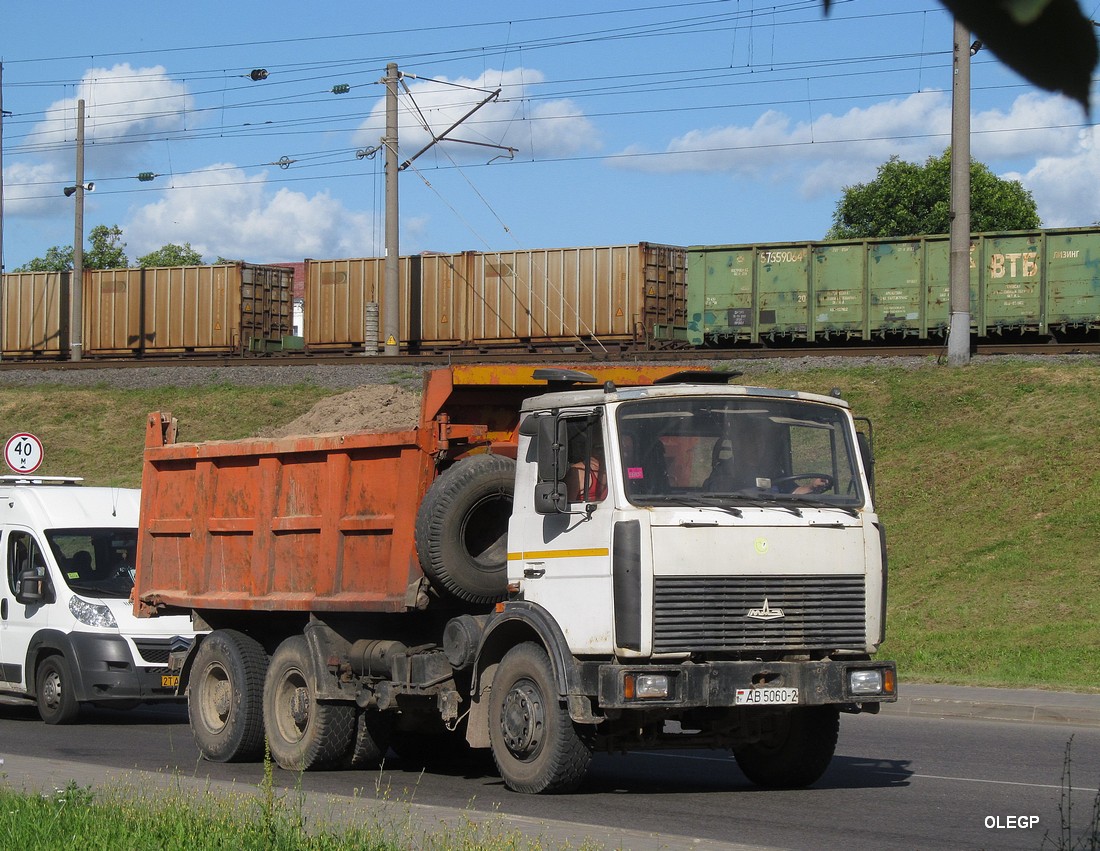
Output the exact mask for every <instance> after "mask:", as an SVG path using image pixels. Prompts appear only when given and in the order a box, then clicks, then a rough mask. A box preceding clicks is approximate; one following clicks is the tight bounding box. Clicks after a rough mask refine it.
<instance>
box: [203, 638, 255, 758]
mask: <svg viewBox="0 0 1100 851" xmlns="http://www.w3.org/2000/svg"><path fill="white" fill-rule="evenodd" d="M267 665H268V659H267V653H266V652H265V651H264V649H263V647H261V646H260V643H259V642H258V641H256V639H254V638H252V637H250V636H247V635H245V634H244V633H242V632H237V631H236V630H232V629H219V630H215V631H214V632H212V633H210V635H208V636H207V637H206V638H205V639H204V640H203V642H202V644H200V645H199V649H198V650H197V651H195V662H194V665H193V666H192V670H191V679H190V683H189V685H188V688H187V716H188V718H189V719H190V721H191V731H192V732H193V733H194V735H195V742H196V744H198V746H199V751H200V752H201V753H202V755H203V756H204V757H206V758H207V759H208V760H210V761H211V762H254V761H256V760H258V759H259V758H260V757H261V756H263V752H264V720H263V689H264V674H265V673H266V671H267Z"/></svg>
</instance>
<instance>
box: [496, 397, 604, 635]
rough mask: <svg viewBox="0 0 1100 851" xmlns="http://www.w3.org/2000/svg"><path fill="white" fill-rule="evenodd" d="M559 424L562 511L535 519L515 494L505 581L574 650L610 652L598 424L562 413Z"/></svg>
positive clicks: (523, 497)
mask: <svg viewBox="0 0 1100 851" xmlns="http://www.w3.org/2000/svg"><path fill="white" fill-rule="evenodd" d="M563 419H564V420H565V422H566V426H567V434H568V435H569V438H568V453H567V454H568V457H567V463H568V465H569V472H568V473H567V474H566V478H565V484H566V490H567V493H568V506H567V507H565V506H563V507H562V508H561V509H559V511H557V512H555V513H552V514H538V513H537V512H535V511H534V510H532V509H531V508H530V503H529V500H528V499H527V495H526V494H517V498H516V502H515V505H516V508H517V511H516V512H515V513H514V514H513V517H512V523H511V527H510V533H509V560H510V570H509V578H510V579H513V580H514V579H518V580H519V582H520V585H521V588H522V591H523V599H524V600H525V601H527V602H531V603H536V604H538V605H540V606H542V607H543V608H544V609H546V610H547V611H548V612H549V613H550V614H551V615H552V616H553V618H554V620H555V621H556V622H557V624H558V625H559V626H560V627H561V629H562V632H563V633H564V634H565V638H566V640H567V641H568V643H569V647H570V650H571V651H572V652H573V653H575V654H577V655H586V654H607V653H611V652H613V649H614V627H613V611H614V599H613V594H612V576H611V539H612V529H613V526H614V519H615V506H614V501H613V500H612V499H611V498H609V497H608V481H607V469H606V461H607V459H606V458H605V457H604V452H603V447H604V446H606V445H607V443H606V440H605V438H606V435H605V434H604V431H603V430H604V422H603V418H602V417H594V416H592V415H591V414H590V412H582V413H579V414H577V415H575V416H572V415H569V414H563ZM517 563H518V564H517ZM517 574H518V576H517Z"/></svg>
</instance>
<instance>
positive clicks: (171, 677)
mask: <svg viewBox="0 0 1100 851" xmlns="http://www.w3.org/2000/svg"><path fill="white" fill-rule="evenodd" d="M160 687H161V688H179V687H180V677H179V674H161V677H160Z"/></svg>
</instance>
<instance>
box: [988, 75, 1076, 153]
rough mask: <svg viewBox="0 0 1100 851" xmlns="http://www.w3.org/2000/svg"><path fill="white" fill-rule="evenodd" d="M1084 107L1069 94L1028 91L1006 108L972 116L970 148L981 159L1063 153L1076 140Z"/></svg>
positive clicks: (1070, 147) (1070, 149)
mask: <svg viewBox="0 0 1100 851" xmlns="http://www.w3.org/2000/svg"><path fill="white" fill-rule="evenodd" d="M1081 120H1082V115H1081V108H1080V106H1078V105H1077V104H1075V103H1073V102H1072V101H1071V100H1069V98H1064V97H1056V96H1052V95H1047V94H1042V93H1039V92H1029V93H1027V94H1024V95H1021V96H1020V97H1018V98H1016V99H1015V100H1014V101H1013V102H1012V106H1011V107H1010V108H1009V109H1008V111H1007V112H1004V111H1001V110H999V109H990V110H987V111H985V112H979V113H976V114H975V115H974V116H973V117H972V118H971V120H970V132H971V141H970V152H971V154H973V156H974V158H975V159H978V160H981V161H982V162H987V161H996V160H1006V159H1018V158H1021V157H1036V156H1044V155H1047V156H1050V155H1060V154H1067V153H1070V152H1072V150H1073V149H1074V148H1075V147H1076V144H1077V133H1078V125H1080V124H1081Z"/></svg>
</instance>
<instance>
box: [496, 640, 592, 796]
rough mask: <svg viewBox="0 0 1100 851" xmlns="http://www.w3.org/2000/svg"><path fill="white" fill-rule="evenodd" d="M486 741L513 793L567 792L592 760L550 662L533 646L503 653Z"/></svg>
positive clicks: (519, 646)
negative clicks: (564, 700) (565, 702)
mask: <svg viewBox="0 0 1100 851" xmlns="http://www.w3.org/2000/svg"><path fill="white" fill-rule="evenodd" d="M490 699H491V703H490V704H489V741H490V744H491V745H492V749H493V759H494V760H495V761H496V764H497V768H498V769H499V770H500V776H501V778H502V779H503V780H504V785H505V786H507V787H508V788H509V789H511V790H512V791H514V792H528V793H532V794H538V793H540V792H548V793H549V792H572V791H573V790H574V789H576V788H577V787H578V786H579V785H580V783H581V781H582V780H583V779H584V775H585V772H586V771H587V770H588V763H589V761H590V760H591V758H592V750H591V746H590V744H589V742H588V740H587V737H584V736H582V731H581V729H580V728H578V727H577V725H575V724H574V723H573V721H572V719H570V717H569V713H568V712H566V710H565V707H564V706H562V704H561V701H560V700H559V697H558V688H557V684H556V683H555V681H554V673H553V670H552V669H551V667H550V659H549V657H548V656H547V655H546V651H545V650H543V649H542V647H540V646H538V645H537V644H534V643H533V642H526V643H524V644H519V645H516V646H515V647H513V648H512V649H511V650H509V651H508V652H507V653H506V654H504V658H503V659H502V660H501V662H500V665H499V666H498V667H497V671H496V674H495V675H494V677H493V683H492V696H491V698H490Z"/></svg>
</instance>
